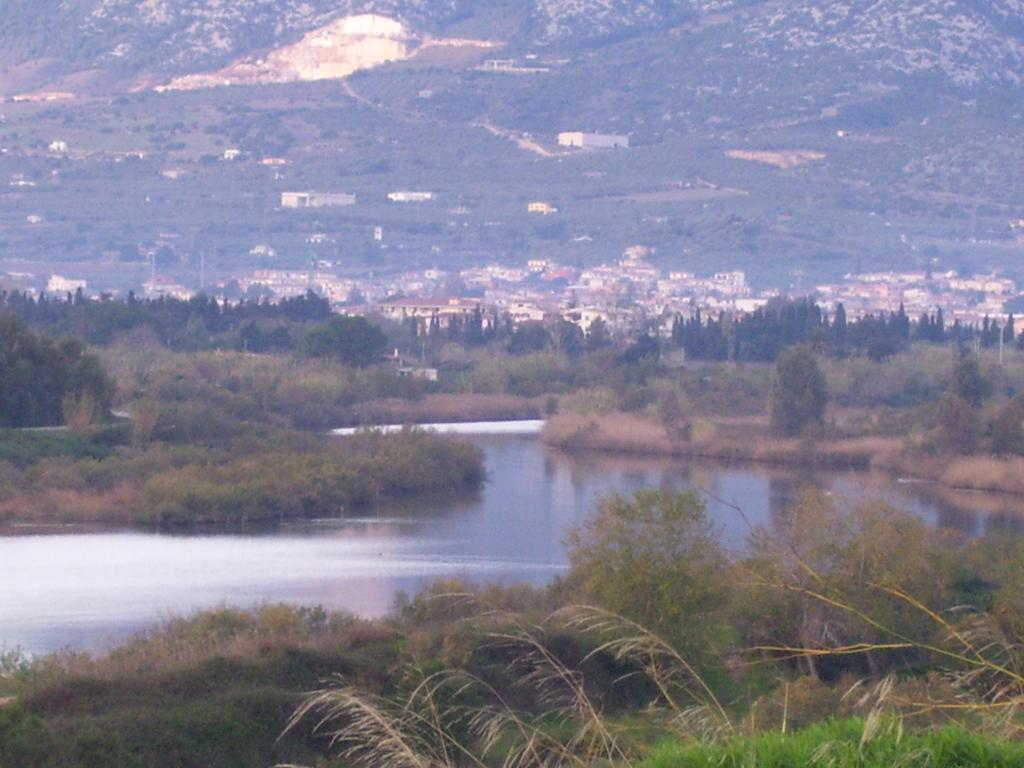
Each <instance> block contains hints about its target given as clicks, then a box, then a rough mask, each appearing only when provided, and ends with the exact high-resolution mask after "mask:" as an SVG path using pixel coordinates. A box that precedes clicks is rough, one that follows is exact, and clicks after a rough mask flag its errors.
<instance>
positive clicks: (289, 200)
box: [281, 192, 356, 208]
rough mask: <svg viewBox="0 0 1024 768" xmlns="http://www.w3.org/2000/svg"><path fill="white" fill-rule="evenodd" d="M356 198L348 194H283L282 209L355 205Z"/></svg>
mask: <svg viewBox="0 0 1024 768" xmlns="http://www.w3.org/2000/svg"><path fill="white" fill-rule="evenodd" d="M355 204H356V196H355V195H351V194H349V193H347V192H282V193H281V207H282V208H326V207H329V206H342V205H355Z"/></svg>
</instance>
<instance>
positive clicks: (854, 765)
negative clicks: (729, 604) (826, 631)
mask: <svg viewBox="0 0 1024 768" xmlns="http://www.w3.org/2000/svg"><path fill="white" fill-rule="evenodd" d="M1021 764H1024V745H1022V744H1020V743H1006V742H1000V741H996V740H992V739H987V738H985V737H983V736H980V735H978V734H975V733H970V732H967V731H964V730H962V729H960V728H957V727H947V728H943V729H941V730H937V731H923V732H916V731H909V732H907V731H904V730H903V728H901V727H899V725H898V723H896V722H894V721H891V722H888V723H885V724H884V725H883V727H882V728H880V729H878V731H877V732H874V733H873V732H872V728H871V726H870V725H869V723H867V722H865V721H862V720H841V721H831V722H827V723H821V724H819V725H813V726H811V727H809V728H806V729H803V730H801V731H798V732H796V733H792V734H784V733H778V732H767V733H761V734H758V735H756V736H753V737H737V738H733V739H729V740H726V741H724V742H721V743H700V742H689V743H687V742H683V741H672V742H668V743H665V744H662V745H661V746H660V747H658V749H657V750H656V751H655V753H654V754H653V755H652V756H651V757H650V758H648V759H647V760H645V761H643V762H642V763H640V766H641V768H797V766H799V767H800V768H966V766H971V767H972V768H1012V766H1017V765H1021Z"/></svg>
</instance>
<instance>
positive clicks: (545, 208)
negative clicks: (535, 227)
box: [526, 200, 558, 216]
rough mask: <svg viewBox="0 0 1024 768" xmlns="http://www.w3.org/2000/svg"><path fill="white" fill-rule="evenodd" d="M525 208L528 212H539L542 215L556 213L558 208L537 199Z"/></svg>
mask: <svg viewBox="0 0 1024 768" xmlns="http://www.w3.org/2000/svg"><path fill="white" fill-rule="evenodd" d="M526 210H527V211H529V212H530V213H539V214H541V215H542V216H550V215H551V214H552V213H558V209H557V208H555V206H553V205H551V203H545V202H544V201H542V200H537V201H534V202H532V203H530V204H529V205H527V206H526Z"/></svg>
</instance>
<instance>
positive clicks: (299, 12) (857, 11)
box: [0, 0, 1024, 86]
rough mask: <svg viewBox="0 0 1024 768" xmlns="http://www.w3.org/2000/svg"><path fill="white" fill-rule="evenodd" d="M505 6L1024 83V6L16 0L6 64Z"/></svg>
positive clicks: (541, 42) (519, 13) (767, 59)
mask: <svg viewBox="0 0 1024 768" xmlns="http://www.w3.org/2000/svg"><path fill="white" fill-rule="evenodd" d="M494 12H501V13H503V14H505V15H506V16H516V17H518V19H519V23H518V24H516V25H515V30H516V31H515V39H512V40H509V43H510V44H511V45H512V47H513V49H515V50H526V49H534V50H543V49H544V48H555V49H559V50H568V51H570V52H571V51H572V50H574V49H576V48H579V47H581V46H582V47H583V48H584V49H587V48H590V47H593V46H594V45H602V44H607V43H608V42H611V41H616V40H622V39H626V38H629V37H632V36H638V35H642V34H648V33H651V32H655V31H658V30H661V31H666V30H676V31H677V32H679V33H680V34H684V35H687V34H688V35H690V36H693V35H696V36H697V37H698V38H699V40H698V43H702V44H705V45H706V44H707V43H715V44H717V45H718V46H719V50H720V51H721V52H724V53H727V55H726V56H725V57H724V58H725V59H726V61H725V65H726V66H729V67H731V68H733V69H737V71H739V72H740V73H741V74H747V75H751V74H757V73H758V72H759V71H760V70H761V69H763V67H764V65H765V64H773V65H776V66H783V67H796V68H799V67H803V66H813V67H815V68H821V67H825V68H830V67H831V68H835V67H842V68H844V69H848V68H850V67H853V68H854V69H856V70H860V71H863V72H865V73H876V74H882V75H893V76H901V75H902V76H906V75H931V76H938V77H939V78H941V79H942V80H943V81H945V82H948V83H952V84H954V85H957V86H975V85H1002V84H1013V85H1018V84H1021V82H1022V78H1024V0H847V1H846V2H827V3H822V2H820V1H819V0H788V1H787V2H779V1H778V0H775V1H770V0H675V1H673V0H636V1H635V2H633V1H629V0H526V1H525V2H510V1H509V0H485V1H484V2H471V0H330V2H328V0H232V2H226V1H225V0H7V2H6V3H5V9H4V14H3V18H2V19H0V64H2V65H7V66H8V67H10V66H12V65H25V64H26V63H27V62H30V61H34V60H35V61H40V60H46V61H47V62H48V66H49V67H50V68H51V71H52V72H54V73H59V74H64V75H66V74H67V73H69V72H73V71H76V70H95V69H98V70H103V71H113V72H116V73H119V74H122V75H128V74H130V75H133V76H139V75H146V76H171V75H182V74H190V73H195V72H198V71H203V70H210V69H216V68H219V67H223V66H225V65H227V64H229V63H230V62H232V61H234V60H236V59H238V58H240V57H243V56H246V55H250V54H258V53H259V52H261V51H264V50H269V49H272V48H275V47H279V46H283V45H287V44H291V43H294V42H296V41H297V40H299V39H300V38H301V37H302V36H303V35H305V34H307V33H309V32H311V31H313V30H315V29H317V28H320V27H323V26H325V25H327V24H330V23H331V22H333V21H336V20H338V19H340V18H342V17H345V16H351V15H356V14H362V13H375V14H379V15H382V16H387V17H390V18H393V19H395V20H397V21H399V22H401V23H402V24H404V25H406V26H407V27H409V28H410V29H411V30H412V31H413V32H414V33H433V32H436V31H438V30H442V29H445V28H447V27H451V26H455V27H459V26H460V25H461V26H463V27H464V26H466V25H467V24H468V25H471V24H472V23H473V21H474V18H478V17H482V16H487V15H488V14H489V13H494ZM56 19H59V20H60V22H59V24H55V23H54V21H55V20H56Z"/></svg>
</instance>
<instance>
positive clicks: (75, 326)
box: [0, 291, 331, 352]
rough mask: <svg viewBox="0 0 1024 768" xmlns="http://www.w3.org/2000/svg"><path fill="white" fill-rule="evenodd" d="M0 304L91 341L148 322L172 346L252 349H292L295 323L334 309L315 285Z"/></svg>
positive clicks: (19, 297)
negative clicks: (222, 297)
mask: <svg viewBox="0 0 1024 768" xmlns="http://www.w3.org/2000/svg"><path fill="white" fill-rule="evenodd" d="M0 309H6V310H7V311H9V312H11V313H13V314H15V315H17V316H18V318H20V319H21V320H22V321H23V322H24V323H25V324H26V325H28V326H29V327H30V328H32V329H33V330H35V331H40V332H43V333H45V334H47V335H48V336H53V337H57V336H65V335H72V336H77V337H79V338H82V339H85V340H86V341H87V342H89V343H90V344H108V343H110V342H111V341H113V340H114V338H116V337H117V336H118V335H119V334H122V333H125V332H127V331H132V330H134V329H137V328H149V329H150V330H151V331H152V332H153V334H154V335H155V336H156V337H157V338H158V339H159V340H160V341H161V342H163V343H164V344H166V345H167V346H168V347H171V348H172V349H179V350H195V349H205V348H211V347H218V346H220V347H225V346H226V347H234V348H240V349H248V350H249V351H252V352H264V351H269V350H272V349H290V348H292V347H293V345H294V343H295V341H296V340H297V334H294V333H293V332H292V326H295V325H301V324H306V323H313V322H323V321H325V320H327V319H328V318H329V317H330V315H331V306H330V303H329V302H328V301H327V299H324V298H321V297H320V296H317V295H316V294H315V293H313V292H312V291H308V292H307V293H306V294H305V295H303V296H295V297H291V298H287V299H282V300H281V301H279V302H277V303H271V302H270V301H268V300H266V299H263V300H259V301H245V300H242V301H238V302H219V301H217V300H215V299H213V298H211V297H209V296H205V295H202V294H200V295H198V296H195V297H193V298H191V299H188V300H182V299H174V298H169V297H161V298H159V299H138V298H137V297H136V296H135V295H134V294H132V293H129V294H128V297H127V299H126V300H124V301H117V300H113V299H102V300H100V301H91V300H89V299H88V298H86V297H85V296H84V295H83V294H82V293H81V291H79V292H78V293H76V294H74V295H71V294H68V295H67V296H65V297H63V298H59V297H58V298H53V297H47V296H45V295H40V296H39V297H34V296H31V295H29V294H26V293H22V292H19V291H10V292H7V291H0Z"/></svg>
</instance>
